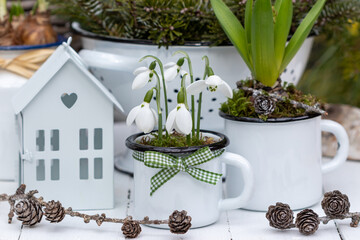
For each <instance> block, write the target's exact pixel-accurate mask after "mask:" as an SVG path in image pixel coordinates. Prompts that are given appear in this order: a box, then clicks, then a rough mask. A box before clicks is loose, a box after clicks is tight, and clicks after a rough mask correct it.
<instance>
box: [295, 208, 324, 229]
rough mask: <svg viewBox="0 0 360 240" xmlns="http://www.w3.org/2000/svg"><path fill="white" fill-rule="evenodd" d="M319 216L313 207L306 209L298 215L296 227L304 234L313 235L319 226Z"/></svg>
mask: <svg viewBox="0 0 360 240" xmlns="http://www.w3.org/2000/svg"><path fill="white" fill-rule="evenodd" d="M318 217H319V216H318V215H317V214H316V212H314V211H313V210H311V209H304V210H302V211H301V212H299V213H298V214H297V215H296V221H295V224H296V227H297V228H299V231H300V232H301V233H302V234H304V235H311V234H313V233H315V232H316V230H318V228H319V224H320V221H319V218H318Z"/></svg>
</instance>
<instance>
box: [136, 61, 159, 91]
mask: <svg viewBox="0 0 360 240" xmlns="http://www.w3.org/2000/svg"><path fill="white" fill-rule="evenodd" d="M155 67H156V62H155V61H154V62H152V63H151V64H150V66H149V68H147V67H139V68H137V69H135V71H134V75H135V76H136V77H135V79H134V81H133V84H132V87H131V88H132V90H134V89H139V88H143V87H144V86H145V85H146V84H147V83H148V82H151V81H152V79H153V77H154V73H153V70H154V69H155Z"/></svg>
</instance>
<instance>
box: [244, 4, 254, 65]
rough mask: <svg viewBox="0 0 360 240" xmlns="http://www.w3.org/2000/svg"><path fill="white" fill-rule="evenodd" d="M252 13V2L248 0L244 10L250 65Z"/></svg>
mask: <svg viewBox="0 0 360 240" xmlns="http://www.w3.org/2000/svg"><path fill="white" fill-rule="evenodd" d="M252 12H253V0H249V1H247V2H246V8H245V35H246V40H247V44H248V47H247V49H248V54H249V60H250V63H251V65H252V56H251V18H252Z"/></svg>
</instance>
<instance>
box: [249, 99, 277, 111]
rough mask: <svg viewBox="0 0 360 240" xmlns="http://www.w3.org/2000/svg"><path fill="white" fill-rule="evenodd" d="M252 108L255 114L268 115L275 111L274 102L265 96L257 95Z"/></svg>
mask: <svg viewBox="0 0 360 240" xmlns="http://www.w3.org/2000/svg"><path fill="white" fill-rule="evenodd" d="M254 108H255V112H256V113H257V114H261V115H269V114H271V113H272V112H273V111H274V110H275V101H274V100H273V99H272V98H271V97H269V96H265V95H258V96H256V97H255V99H254Z"/></svg>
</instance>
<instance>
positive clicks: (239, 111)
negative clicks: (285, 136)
mask: <svg viewBox="0 0 360 240" xmlns="http://www.w3.org/2000/svg"><path fill="white" fill-rule="evenodd" d="M240 85H242V86H246V87H250V88H256V86H255V85H256V83H255V82H254V81H252V80H247V81H241V83H240ZM270 90H273V89H271V88H263V94H265V95H268V94H269V92H268V91H270ZM282 90H284V91H285V92H284V95H285V96H286V97H285V101H277V102H276V107H275V110H274V111H273V112H272V113H271V114H270V115H268V116H265V115H259V114H257V113H256V112H255V108H254V105H253V96H252V93H250V92H245V91H244V90H242V89H236V90H234V95H233V98H231V99H230V98H229V99H228V100H227V101H226V102H224V103H222V104H221V107H220V111H222V112H223V113H226V114H229V115H231V116H235V117H249V118H260V119H262V120H263V121H266V120H267V119H268V118H284V117H299V116H304V115H306V114H307V113H306V111H305V109H302V108H295V107H294V106H293V104H291V103H290V100H295V101H298V102H302V103H305V104H307V105H309V106H314V105H315V104H317V103H319V100H318V99H317V98H316V97H314V96H312V95H310V94H303V93H302V92H301V91H300V90H298V89H296V88H295V86H294V85H293V84H287V83H284V85H283V87H282Z"/></svg>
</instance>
